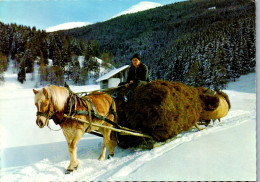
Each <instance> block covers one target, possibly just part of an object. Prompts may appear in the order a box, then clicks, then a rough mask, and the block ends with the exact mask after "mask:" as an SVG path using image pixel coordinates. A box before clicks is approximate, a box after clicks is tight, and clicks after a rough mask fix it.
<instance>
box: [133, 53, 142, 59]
mask: <svg viewBox="0 0 260 182" xmlns="http://www.w3.org/2000/svg"><path fill="white" fill-rule="evenodd" d="M134 58H137V59H139V60H141V56H140V54H138V53H137V54H134V55H133V57H132V58H131V60H132V59H134Z"/></svg>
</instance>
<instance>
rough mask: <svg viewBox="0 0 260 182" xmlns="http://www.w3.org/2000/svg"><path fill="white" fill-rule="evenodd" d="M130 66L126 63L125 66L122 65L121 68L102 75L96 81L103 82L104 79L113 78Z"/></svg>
mask: <svg viewBox="0 0 260 182" xmlns="http://www.w3.org/2000/svg"><path fill="white" fill-rule="evenodd" d="M128 67H130V66H129V65H125V66H122V67H121V68H117V69H114V70H112V71H110V72H108V73H107V74H105V75H103V76H101V77H100V78H99V79H97V81H96V82H101V81H103V80H108V79H109V78H111V77H112V76H114V75H116V74H117V73H119V72H121V71H123V70H125V69H127V68H128Z"/></svg>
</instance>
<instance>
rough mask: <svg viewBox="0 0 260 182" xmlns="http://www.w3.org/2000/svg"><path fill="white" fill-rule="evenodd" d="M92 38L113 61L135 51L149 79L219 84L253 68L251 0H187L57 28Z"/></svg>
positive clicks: (122, 61)
mask: <svg viewBox="0 0 260 182" xmlns="http://www.w3.org/2000/svg"><path fill="white" fill-rule="evenodd" d="M62 33H63V34H64V35H69V36H72V37H74V38H77V39H84V40H85V41H87V40H96V41H97V42H98V44H99V46H100V50H101V51H105V50H108V51H109V52H111V53H112V54H113V56H114V59H115V61H116V62H119V63H120V64H122V65H123V64H129V62H130V60H129V58H130V57H131V56H132V54H133V53H136V52H140V53H141V54H142V59H143V62H145V63H146V64H147V65H148V67H149V70H150V77H151V79H152V80H154V79H164V80H176V81H181V82H184V83H188V84H191V85H194V86H207V87H211V88H213V89H222V88H223V87H224V86H225V83H226V82H227V81H229V80H234V79H235V78H237V77H239V76H240V75H241V74H246V73H248V72H251V71H254V68H255V2H253V1H251V0H191V1H185V2H180V3H175V4H170V5H167V6H163V7H159V8H155V9H152V10H148V11H143V12H139V13H135V14H128V15H123V16H120V17H117V18H114V19H112V20H109V21H106V22H102V23H97V24H94V25H89V26H86V27H83V28H78V29H73V30H68V31H63V32H62Z"/></svg>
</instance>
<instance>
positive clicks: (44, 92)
mask: <svg viewBox="0 0 260 182" xmlns="http://www.w3.org/2000/svg"><path fill="white" fill-rule="evenodd" d="M42 92H43V94H44V95H45V97H48V92H47V90H46V89H45V88H43V89H42Z"/></svg>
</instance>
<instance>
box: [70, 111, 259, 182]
mask: <svg viewBox="0 0 260 182" xmlns="http://www.w3.org/2000/svg"><path fill="white" fill-rule="evenodd" d="M254 114H255V112H246V111H243V110H241V111H234V112H232V111H230V113H229V114H228V116H227V117H225V118H224V119H222V120H221V122H218V121H216V122H215V124H214V125H213V123H211V124H210V126H209V127H208V128H206V129H204V130H202V131H197V129H196V128H194V129H191V130H190V131H187V132H183V133H181V134H179V135H178V136H177V137H175V138H174V139H172V141H170V142H169V143H166V144H165V145H162V146H161V147H158V148H155V149H153V150H150V151H141V150H139V151H135V152H133V153H129V151H130V150H131V149H128V152H125V151H124V150H123V149H122V151H121V152H120V153H115V158H114V159H112V160H107V161H104V164H100V166H98V167H97V168H96V169H95V170H96V171H92V172H91V173H90V174H88V173H89V172H88V171H87V170H85V169H82V171H81V170H78V171H76V172H75V176H74V178H73V179H75V177H76V176H78V179H82V177H83V176H82V175H80V174H84V176H88V177H87V178H86V179H87V180H90V181H92V180H102V179H108V180H116V179H118V178H120V177H124V176H127V175H129V174H131V173H132V172H134V171H135V170H137V169H138V168H139V167H140V166H142V165H143V164H144V163H146V162H148V161H150V160H152V159H154V158H157V157H159V156H161V155H163V154H164V153H166V152H168V151H170V150H172V149H174V148H175V147H177V146H179V145H181V144H183V143H185V142H190V141H192V140H195V139H197V138H199V137H201V136H204V135H208V134H210V133H216V132H219V131H222V130H225V129H228V128H231V127H235V126H237V125H240V124H242V123H244V122H246V121H248V118H249V117H250V118H252V117H255V115H254ZM82 163H84V161H82ZM82 168H83V167H82ZM76 173H79V174H78V175H77V174H76ZM76 179H77V177H76Z"/></svg>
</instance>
